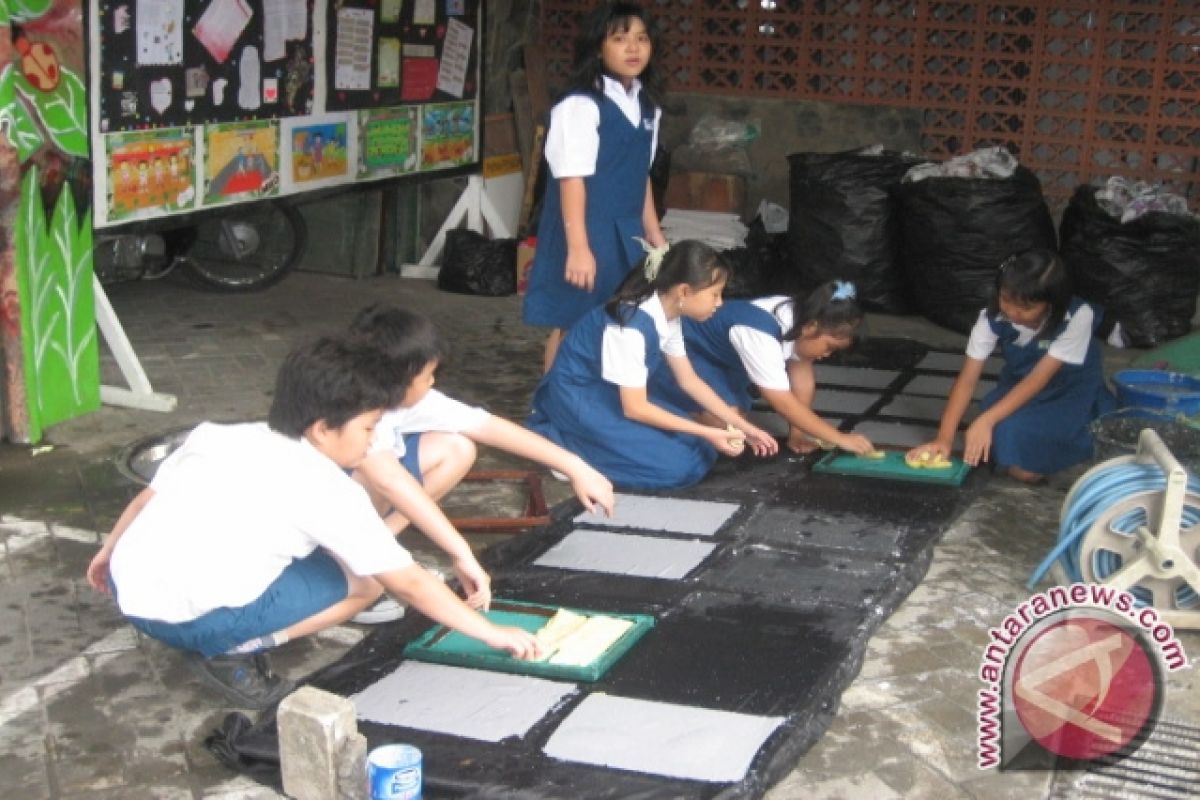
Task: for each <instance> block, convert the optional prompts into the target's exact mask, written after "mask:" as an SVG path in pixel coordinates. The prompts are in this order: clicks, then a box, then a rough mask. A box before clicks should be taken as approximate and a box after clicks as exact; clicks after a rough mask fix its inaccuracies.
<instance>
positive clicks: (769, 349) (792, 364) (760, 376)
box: [650, 281, 874, 454]
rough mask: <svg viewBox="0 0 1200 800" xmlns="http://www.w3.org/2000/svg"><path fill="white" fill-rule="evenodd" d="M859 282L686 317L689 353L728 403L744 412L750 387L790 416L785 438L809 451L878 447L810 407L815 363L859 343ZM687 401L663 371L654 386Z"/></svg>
mask: <svg viewBox="0 0 1200 800" xmlns="http://www.w3.org/2000/svg"><path fill="white" fill-rule="evenodd" d="M856 297H857V294H856V291H855V288H854V284H852V283H849V282H846V281H829V282H828V283H825V284H822V285H821V286H818V287H817V288H816V289H814V290H813V291H812V292H809V293H807V294H797V295H795V296H792V297H788V296H786V295H773V296H769V297H759V298H756V299H753V300H730V301H728V302H725V303H722V305H721V307H720V308H719V309H717V313H715V314H713V315H712V317H710V318H709V319H707V320H704V321H702V322H697V321H695V320H691V319H685V320H684V321H683V340H684V343H685V344H686V346H687V353H688V359H689V360H690V361H691V363H692V366H693V367H694V368H695V370H696V374H697V375H699V376H700V377H701V378H702V379H703V380H704V382H705V383H707V384H708V385H709V386H711V387H712V388H713V390H714V391H715V392H716V393H717V394H718V395H720V397H721V399H722V400H724V401H725V402H726V403H729V404H730V405H732V406H734V407H736V408H738V409H740V410H741V411H742V412H743V413H745V412H746V411H747V410H749V408H750V403H751V398H750V387H752V386H753V387H755V388H757V389H758V393H759V394H760V395H761V396H762V398H763V399H764V400H766V401H767V404H768V405H769V406H770V407H771V408H772V409H773V410H774V411H775V412H776V413H778V414H779V415H780V416H781V417H783V419H784V420H785V421H786V422H787V423H788V437H787V445H788V447H789V449H791V450H792V451H793V452H797V453H806V452H809V451H811V450H813V449H815V448H816V447H817V443H818V442H827V443H829V445H831V446H833V447H840V448H842V449H843V450H848V451H850V452H852V453H859V454H866V453H870V452H872V451H873V450H874V445H872V444H871V441H870V440H869V439H868V438H867V437H865V436H863V435H861V434H857V433H843V432H842V431H840V430H838V429H837V428H835V427H834V426H832V425H830V424H829V423H828V422H826V421H825V420H823V419H821V418H820V417H819V416H817V414H816V413H815V412H814V411H813V410H812V401H813V396H814V394H815V392H816V378H815V375H814V370H813V364H814V363H815V362H817V361H820V360H821V359H823V358H825V357H827V356H829V355H832V354H833V353H835V352H837V351H838V350H844V349H845V348H847V347H849V346H850V345H851V344H852V343H853V342H854V334H855V331H856V330H857V329H858V326H859V324H860V323H861V322H862V318H863V312H862V309H861V308H860V307H859V305H858V303H857V302H856ZM650 395H651V397H652V398H657V397H660V396H661V397H663V398H665V399H667V400H668V401H670V402H673V403H675V404H676V405H679V406H680V407H682V408H691V409H692V410H693V411H695V412H699V411H700V409H699V407H698V406H696V405H695V403H693V402H690V400H689V398H687V397H686V396H684V395H683V394H682V392H681V391H680V389H679V385H678V384H676V383H675V381H674V380H672V379H671V376H670V375H664V374H662V373H660V374H659V376H658V378H656V380H655V381H654V383H653V384H652V385H651V387H650Z"/></svg>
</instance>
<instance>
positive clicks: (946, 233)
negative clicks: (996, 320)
mask: <svg viewBox="0 0 1200 800" xmlns="http://www.w3.org/2000/svg"><path fill="white" fill-rule="evenodd" d="M895 197H896V199H897V200H898V202H899V204H900V261H901V265H902V269H903V272H904V275H905V278H906V280H907V283H908V290H909V296H910V297H911V298H912V301H913V303H914V305H915V306H916V307H917V309H918V310H919V311H920V312H921V313H922V314H923V315H925V316H926V317H928V318H929V319H931V320H933V321H934V322H936V323H937V324H939V325H942V326H943V327H946V328H950V329H951V330H954V331H958V332H959V333H969V332H970V330H971V327H972V326H973V325H974V324H975V320H976V319H977V318H978V317H979V312H980V310H981V309H982V308H983V307H984V306H985V305H987V302H988V300H989V299H990V298H991V294H992V290H993V287H994V286H995V282H996V270H997V269H999V267H1000V264H1001V262H1003V261H1004V259H1006V258H1008V257H1009V256H1010V255H1012V254H1013V253H1017V252H1020V251H1022V250H1028V249H1029V248H1031V247H1044V248H1047V249H1049V250H1055V249H1057V247H1056V242H1055V232H1054V220H1053V219H1051V217H1050V209H1048V208H1047V207H1046V200H1045V198H1044V197H1043V196H1042V185H1041V183H1040V182H1039V181H1038V179H1037V176H1036V175H1034V174H1033V173H1032V172H1031V171H1030V170H1028V169H1027V168H1025V167H1022V166H1018V167H1017V169H1016V171H1015V172H1014V173H1013V174H1012V175H1011V176H1010V177H1008V178H951V177H930V178H925V179H924V180H919V181H913V182H911V183H900V184H897V186H896V188H895Z"/></svg>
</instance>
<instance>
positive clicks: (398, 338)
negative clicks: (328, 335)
mask: <svg viewBox="0 0 1200 800" xmlns="http://www.w3.org/2000/svg"><path fill="white" fill-rule="evenodd" d="M350 335H351V336H353V337H355V338H361V339H364V340H365V341H367V342H368V343H369V344H371V345H372V346H374V347H377V348H379V349H380V350H382V351H383V352H384V354H385V355H386V356H387V357H388V359H390V360H391V361H392V374H393V375H394V376H395V379H396V380H397V381H398V382H399V384H400V386H399V388H400V389H401V393H403V391H405V390H407V389H408V386H409V384H411V383H412V381H413V378H415V377H417V375H419V374H421V370H423V369H425V367H426V366H427V365H428V364H429V362H430V361H439V362H440V361H445V360H446V356H447V355H448V354H449V349H448V348H447V346H446V343H445V340H443V339H442V337H441V335H440V334H438V332H437V328H436V327H434V324H433V322H432V321H430V319H429V318H428V317H426V316H424V315H423V314H418V313H416V312H414V311H408V310H406V309H403V308H398V307H396V306H389V305H384V304H382V303H376V304H374V305H370V306H367V307H366V308H364V309H363V310H362V311H359V312H358V314H356V315H355V317H354V319H353V321H351V323H350Z"/></svg>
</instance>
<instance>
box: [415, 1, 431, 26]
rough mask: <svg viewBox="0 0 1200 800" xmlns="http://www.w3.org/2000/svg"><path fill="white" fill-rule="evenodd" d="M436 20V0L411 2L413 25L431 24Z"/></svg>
mask: <svg viewBox="0 0 1200 800" xmlns="http://www.w3.org/2000/svg"><path fill="white" fill-rule="evenodd" d="M435 22H437V0H416V2H415V3H413V25H432V24H433V23H435Z"/></svg>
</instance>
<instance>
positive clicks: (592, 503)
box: [571, 464, 615, 517]
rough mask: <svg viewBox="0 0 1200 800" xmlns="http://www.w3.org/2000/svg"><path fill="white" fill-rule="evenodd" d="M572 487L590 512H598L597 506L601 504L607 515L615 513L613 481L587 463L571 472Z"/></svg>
mask: <svg viewBox="0 0 1200 800" xmlns="http://www.w3.org/2000/svg"><path fill="white" fill-rule="evenodd" d="M571 488H572V489H574V490H575V496H576V497H578V498H579V502H581V503H583V507H584V508H586V509H587V510H588V511H589V512H591V513H593V514H594V513H596V507H597V506H599V507H600V508H601V509H603V510H604V515H605V516H606V517H611V516H612V515H613V508H614V504H615V500H614V499H613V485H612V481H610V480H609V479H608V478H606V477H604V476H603V475H601V474H600V473H599V472H597V471H596V470H594V469H592V468H591V467H589V466H588V465H587V464H584V465H583V467H582V468H581V469H579V470H577V471H575V472H572V473H571Z"/></svg>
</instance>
